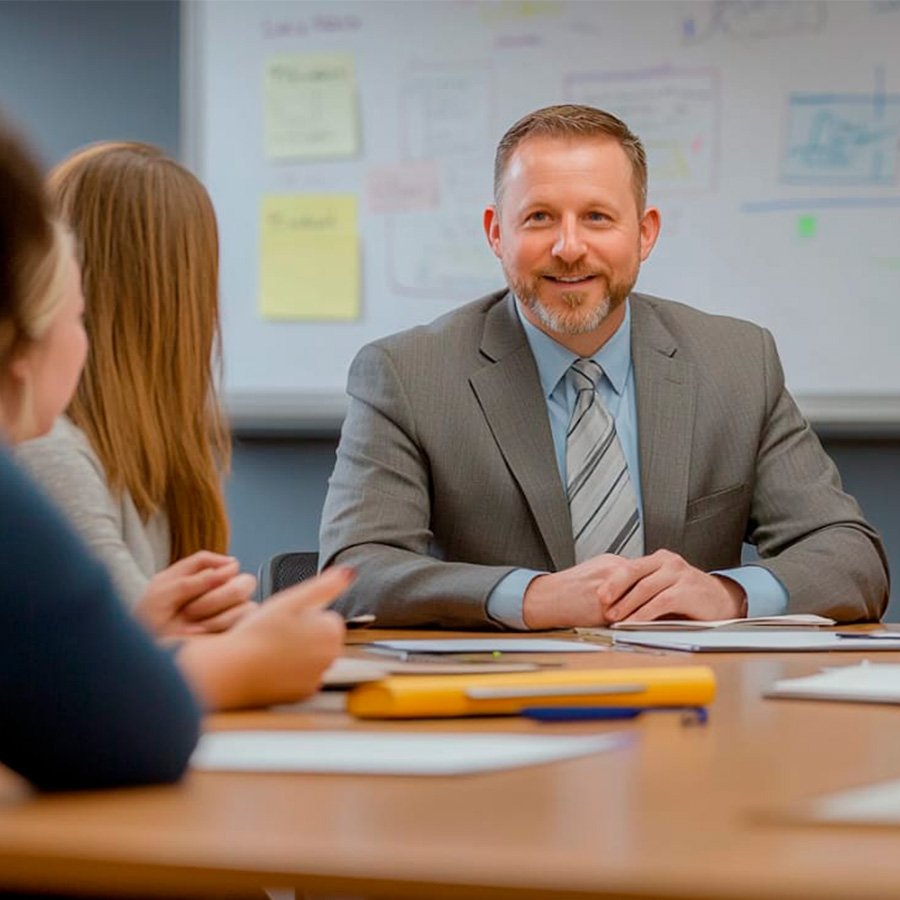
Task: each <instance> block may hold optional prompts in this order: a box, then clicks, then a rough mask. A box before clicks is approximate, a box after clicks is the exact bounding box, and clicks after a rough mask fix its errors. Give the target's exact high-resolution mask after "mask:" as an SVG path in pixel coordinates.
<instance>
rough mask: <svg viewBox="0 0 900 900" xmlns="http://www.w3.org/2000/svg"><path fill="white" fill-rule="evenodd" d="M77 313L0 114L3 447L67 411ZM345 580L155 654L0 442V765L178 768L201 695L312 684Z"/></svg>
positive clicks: (99, 779) (130, 778)
mask: <svg viewBox="0 0 900 900" xmlns="http://www.w3.org/2000/svg"><path fill="white" fill-rule="evenodd" d="M83 314H84V298H83V296H82V292H81V278H80V272H79V268H78V264H77V262H76V260H75V254H74V249H73V241H72V238H71V236H70V235H69V234H68V232H67V231H66V230H65V228H63V227H62V226H61V225H60V224H58V223H56V222H54V221H53V220H52V219H51V218H50V216H49V215H48V212H47V206H46V200H45V198H44V193H43V185H42V181H41V177H40V173H39V171H38V169H37V167H36V166H35V164H34V163H33V162H32V160H31V157H30V156H29V154H28V151H27V150H26V149H25V147H24V145H23V144H22V143H21V141H20V140H19V139H18V138H17V137H16V136H14V135H13V134H12V133H11V132H10V131H9V130H8V129H7V128H6V127H4V125H3V123H2V121H0V445H2V444H3V443H15V442H17V441H21V440H25V439H28V438H31V437H35V436H37V435H39V434H42V433H44V432H46V431H47V430H48V429H49V428H50V427H51V425H52V423H53V421H54V419H55V418H56V417H57V416H58V415H59V414H60V413H61V412H62V411H63V410H64V409H65V408H66V405H67V404H68V403H69V401H70V399H71V397H72V393H73V392H74V390H75V386H76V385H77V382H78V378H79V376H80V374H81V369H82V366H83V364H84V360H85V356H86V353H87V338H86V336H85V331H84V324H83ZM352 577H353V576H352V572H350V571H349V570H347V569H344V570H343V571H339V572H337V573H336V574H334V575H323V576H320V577H319V578H317V579H312V580H310V581H308V582H306V583H304V584H302V585H298V586H296V587H294V588H292V589H289V590H288V591H284V592H282V593H281V594H280V595H278V596H277V597H274V598H272V600H271V601H269V602H268V603H266V604H264V605H263V606H262V607H261V608H260V609H259V610H258V611H253V612H252V613H251V614H250V615H247V616H245V617H244V618H243V619H242V620H241V621H240V622H239V623H238V624H237V625H235V626H234V627H233V628H231V629H230V630H229V631H227V632H225V633H222V634H213V635H208V636H204V637H202V638H192V639H187V640H186V641H184V643H183V644H182V645H181V646H180V647H178V648H177V649H173V650H172V651H171V652H170V651H166V650H164V649H161V648H159V647H157V646H156V645H155V644H154V642H153V640H152V639H151V637H150V636H149V634H147V633H146V632H145V631H144V630H143V629H142V628H141V626H140V625H139V624H138V622H137V621H136V620H133V619H132V618H131V617H130V616H129V614H128V613H127V612H126V611H125V607H124V606H123V604H122V602H121V601H120V600H119V599H118V598H117V597H116V595H115V592H114V590H113V587H112V584H111V582H110V580H109V578H108V576H107V575H106V571H105V569H104V568H103V567H102V565H101V563H99V562H98V561H97V560H95V559H94V558H93V557H92V556H91V555H90V554H89V552H88V550H87V548H86V547H85V546H84V544H83V543H82V542H81V539H80V538H78V537H77V536H76V535H75V533H74V532H73V531H72V530H71V529H70V527H69V526H68V525H67V524H66V523H65V522H64V521H63V520H62V518H61V516H60V514H59V513H58V512H57V511H56V509H55V508H54V507H53V506H52V504H51V503H50V501H49V500H48V499H47V498H46V497H44V496H43V495H42V494H41V493H40V491H39V490H38V488H37V487H36V486H35V485H34V484H32V483H31V482H30V481H29V480H28V479H27V477H26V476H25V475H24V474H23V473H22V472H21V471H19V470H18V469H17V468H16V466H15V464H14V463H13V462H12V460H11V458H10V457H9V454H8V453H7V452H6V451H5V450H4V449H3V448H2V446H0V763H2V764H4V765H6V766H8V767H9V768H11V769H13V770H14V771H16V772H18V773H20V774H21V775H23V776H24V777H25V778H27V779H28V780H29V781H30V782H32V784H34V785H35V786H36V787H38V788H41V789H45V790H66V789H85V788H101V787H112V786H117V785H133V784H150V783H158V782H170V781H175V780H177V779H178V778H179V777H180V776H181V774H182V773H183V772H184V770H185V768H186V766H187V763H188V759H189V757H190V754H191V752H192V750H193V748H194V746H195V744H196V741H197V737H198V731H199V720H200V711H201V710H200V704H201V703H202V705H203V706H205V707H207V708H216V709H227V708H236V707H242V706H254V705H265V704H271V703H278V702H289V701H292V700H296V699H298V698H299V697H302V696H305V695H307V694H309V693H311V692H312V691H314V690H315V689H316V687H317V686H318V684H319V682H320V679H321V675H322V672H323V671H324V670H325V668H326V667H327V666H328V664H329V663H330V662H331V660H332V659H333V658H334V657H335V656H336V654H337V653H338V652H339V650H340V647H341V642H342V637H343V633H344V630H343V621H342V620H341V618H340V617H339V616H338V615H337V614H336V613H333V612H330V611H327V610H325V609H323V607H324V606H326V605H327V604H328V603H330V602H331V601H333V600H334V599H335V598H336V597H337V596H338V595H339V594H340V593H341V592H342V591H343V590H344V589H345V588H346V587H347V586H348V585H349V584H350V582H351V580H352ZM189 685H190V687H189ZM191 689H193V692H194V693H192V690H191ZM195 695H196V697H195ZM198 701H199V702H198Z"/></svg>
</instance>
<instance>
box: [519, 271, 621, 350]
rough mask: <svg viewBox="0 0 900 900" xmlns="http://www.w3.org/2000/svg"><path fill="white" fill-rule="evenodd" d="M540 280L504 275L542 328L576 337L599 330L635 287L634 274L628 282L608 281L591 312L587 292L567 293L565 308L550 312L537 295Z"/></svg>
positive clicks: (562, 297) (563, 275) (565, 295)
mask: <svg viewBox="0 0 900 900" xmlns="http://www.w3.org/2000/svg"><path fill="white" fill-rule="evenodd" d="M552 274H553V275H554V276H557V277H562V278H568V277H573V276H572V275H570V274H568V273H567V274H560V273H552ZM541 278H542V276H540V275H539V276H537V278H533V279H531V280H530V281H518V280H516V279H514V278H512V277H511V276H510V273H509V272H506V280H507V281H508V282H509V286H510V288H511V289H512V292H513V293H514V294H515V295H516V297H518V298H519V300H521V301H522V303H523V304H524V305H525V306H526V307H527V308H528V309H530V310H531V311H532V312H533V313H534V314H535V315H536V316H537V318H538V320H539V321H540V322H541V324H542V325H544V326H545V327H546V328H547V329H549V330H550V331H552V332H553V333H554V334H566V335H576V334H588V333H590V332H592V331H594V330H596V329H597V328H599V327H600V326H601V325H602V324H603V322H604V321H605V320H606V318H607V317H608V316H609V314H610V313H611V312H613V311H614V310H616V309H618V308H619V307H620V306H621V305H622V304H623V303H624V302H625V300H626V298H627V297H628V295H629V294H630V293H631V289H632V288H633V287H634V283H635V281H636V278H637V272H635V274H634V277H632V278H630V279H628V281H627V282H625V281H620V282H617V283H612V284H610V283H609V282H607V291H606V296H605V297H603V298H602V299H601V300H600V301H599V302H598V303H597V304H596V305H595V306H593V307H592V308H590V309H586V308H585V307H586V304H587V303H588V295H587V292H586V291H578V290H572V291H566V292H565V293H563V294H562V295H561V299H562V301H563V304H564V306H565V308H561V309H549V308H548V307H547V306H545V305H544V303H542V302H541V298H540V295H539V286H540V283H541Z"/></svg>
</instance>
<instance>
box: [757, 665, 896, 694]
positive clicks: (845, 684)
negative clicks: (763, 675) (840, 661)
mask: <svg viewBox="0 0 900 900" xmlns="http://www.w3.org/2000/svg"><path fill="white" fill-rule="evenodd" d="M766 696H767V697H794V698H798V699H802V700H850V701H853V702H855V703H900V665H886V664H877V665H874V664H871V663H863V664H862V665H859V666H841V667H839V668H834V669H823V670H822V671H821V672H820V673H819V674H818V675H809V676H807V677H806V678H782V679H781V681H776V682H775V684H774V685H772V687H771V688H770V689H769V690H768V691H766Z"/></svg>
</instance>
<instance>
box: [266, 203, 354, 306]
mask: <svg viewBox="0 0 900 900" xmlns="http://www.w3.org/2000/svg"><path fill="white" fill-rule="evenodd" d="M259 264H260V271H259V307H260V312H261V313H262V315H263V316H265V317H266V318H270V319H302V320H306V321H311V320H332V321H334V320H337V321H348V320H352V319H358V318H359V308H360V284H359V228H358V224H357V202H356V197H355V196H353V195H352V194H285V195H278V194H269V195H267V196H264V197H263V199H262V205H261V208H260V253H259Z"/></svg>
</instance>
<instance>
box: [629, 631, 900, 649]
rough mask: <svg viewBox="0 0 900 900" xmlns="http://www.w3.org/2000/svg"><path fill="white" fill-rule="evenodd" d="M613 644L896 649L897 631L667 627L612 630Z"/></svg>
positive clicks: (898, 645) (899, 641) (898, 646)
mask: <svg viewBox="0 0 900 900" xmlns="http://www.w3.org/2000/svg"><path fill="white" fill-rule="evenodd" d="M616 644H637V645H639V646H642V647H655V648H657V649H660V650H684V651H687V652H690V653H732V652H741V651H748V652H752V651H758V652H769V653H771V652H777V651H793V652H796V651H820V652H821V651H831V650H848V651H855V652H857V653H858V652H861V651H864V652H869V651H870V650H900V633H898V634H897V635H896V637H895V638H893V639H886V638H885V637H872V638H864V637H852V638H845V637H841V636H840V634H839V633H837V632H833V631H828V632H821V631H768V630H765V629H760V630H759V631H753V630H747V631H697V632H690V633H688V634H678V633H677V632H675V633H673V632H670V631H650V630H647V631H634V632H625V633H623V634H616V636H615V642H614V644H613V646H615V645H616Z"/></svg>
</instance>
